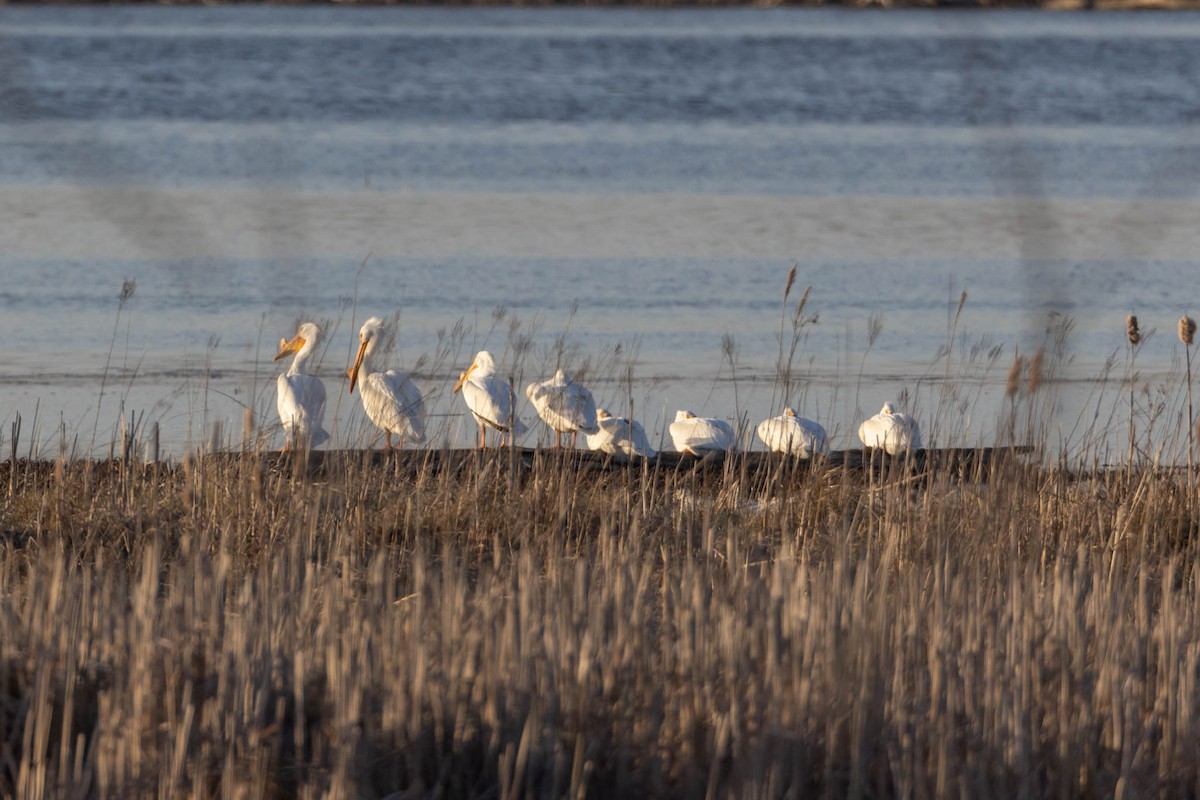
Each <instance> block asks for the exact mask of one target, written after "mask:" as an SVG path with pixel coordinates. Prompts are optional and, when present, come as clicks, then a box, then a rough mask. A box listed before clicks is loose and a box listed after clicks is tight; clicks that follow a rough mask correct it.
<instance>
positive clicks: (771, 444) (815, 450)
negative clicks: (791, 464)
mask: <svg viewBox="0 0 1200 800" xmlns="http://www.w3.org/2000/svg"><path fill="white" fill-rule="evenodd" d="M758 438H759V439H762V442H763V444H765V445H766V446H767V449H768V450H770V451H771V452H772V453H791V454H792V455H794V456H799V457H800V458H812V457H813V456H815V455H818V454H821V453H827V452H829V440H828V437H826V435H825V429H824V428H823V427H821V425H820V424H818V423H816V422H813V421H812V420H811V419H805V418H804V417H799V416H796V412H795V410H794V409H791V408H785V409H784V410H783V413H782V414H780V415H779V416H778V417H771V419H768V420H764V421H763V422H762V423H761V424H760V425H759V426H758Z"/></svg>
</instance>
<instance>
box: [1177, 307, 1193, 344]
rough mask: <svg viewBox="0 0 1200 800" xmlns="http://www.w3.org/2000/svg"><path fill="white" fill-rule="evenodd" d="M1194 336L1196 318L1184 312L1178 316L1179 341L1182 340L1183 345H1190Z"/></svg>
mask: <svg viewBox="0 0 1200 800" xmlns="http://www.w3.org/2000/svg"><path fill="white" fill-rule="evenodd" d="M1195 336H1196V320H1194V319H1192V318H1191V317H1189V316H1188V315H1187V314H1184V315H1183V316H1182V317H1180V318H1179V341H1181V342H1183V344H1184V346H1185V347H1191V346H1192V340H1193V339H1194V338H1195Z"/></svg>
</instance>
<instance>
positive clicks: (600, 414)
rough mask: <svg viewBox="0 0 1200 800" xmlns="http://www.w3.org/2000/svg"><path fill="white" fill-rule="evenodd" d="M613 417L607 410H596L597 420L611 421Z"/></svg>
mask: <svg viewBox="0 0 1200 800" xmlns="http://www.w3.org/2000/svg"><path fill="white" fill-rule="evenodd" d="M611 417H612V414H610V413H608V409H607V408H597V409H596V419H610V418H611Z"/></svg>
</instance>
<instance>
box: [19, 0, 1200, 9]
mask: <svg viewBox="0 0 1200 800" xmlns="http://www.w3.org/2000/svg"><path fill="white" fill-rule="evenodd" d="M155 5H158V6H176V5H180V6H183V5H189V6H190V5H206V6H210V5H225V6H235V5H260V6H261V5H272V6H329V5H339V6H361V7H383V6H406V7H410V8H413V7H441V8H449V7H455V8H467V7H473V8H625V9H633V8H638V9H674V8H678V9H698V8H782V7H789V8H864V9H865V8H907V9H955V10H963V9H981V10H983V9H1032V10H1044V11H1196V10H1200V0H643V1H642V2H637V1H636V0H635V1H633V2H630V1H629V0H268V2H257V1H256V0H250V1H249V2H246V1H244V0H122V1H121V2H107V0H0V6H22V7H29V6H61V7H66V6H155Z"/></svg>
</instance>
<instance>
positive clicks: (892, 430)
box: [858, 414, 921, 456]
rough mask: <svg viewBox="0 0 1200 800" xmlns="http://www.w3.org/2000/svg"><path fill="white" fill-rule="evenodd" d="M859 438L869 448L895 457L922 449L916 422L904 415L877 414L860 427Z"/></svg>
mask: <svg viewBox="0 0 1200 800" xmlns="http://www.w3.org/2000/svg"><path fill="white" fill-rule="evenodd" d="M858 438H859V439H861V440H862V443H863V444H864V445H866V446H867V447H875V448H879V449H882V450H884V451H886V452H887V453H888V455H893V456H894V455H896V454H897V453H902V452H904V451H905V450H919V449H920V447H921V433H920V430H919V429H918V427H917V423H916V421H915V420H913V419H912V418H911V417H906V416H905V415H903V414H876V415H875V416H873V417H871V418H870V419H868V420H866V421H865V422H863V424H862V425H860V426H859V428H858Z"/></svg>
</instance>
